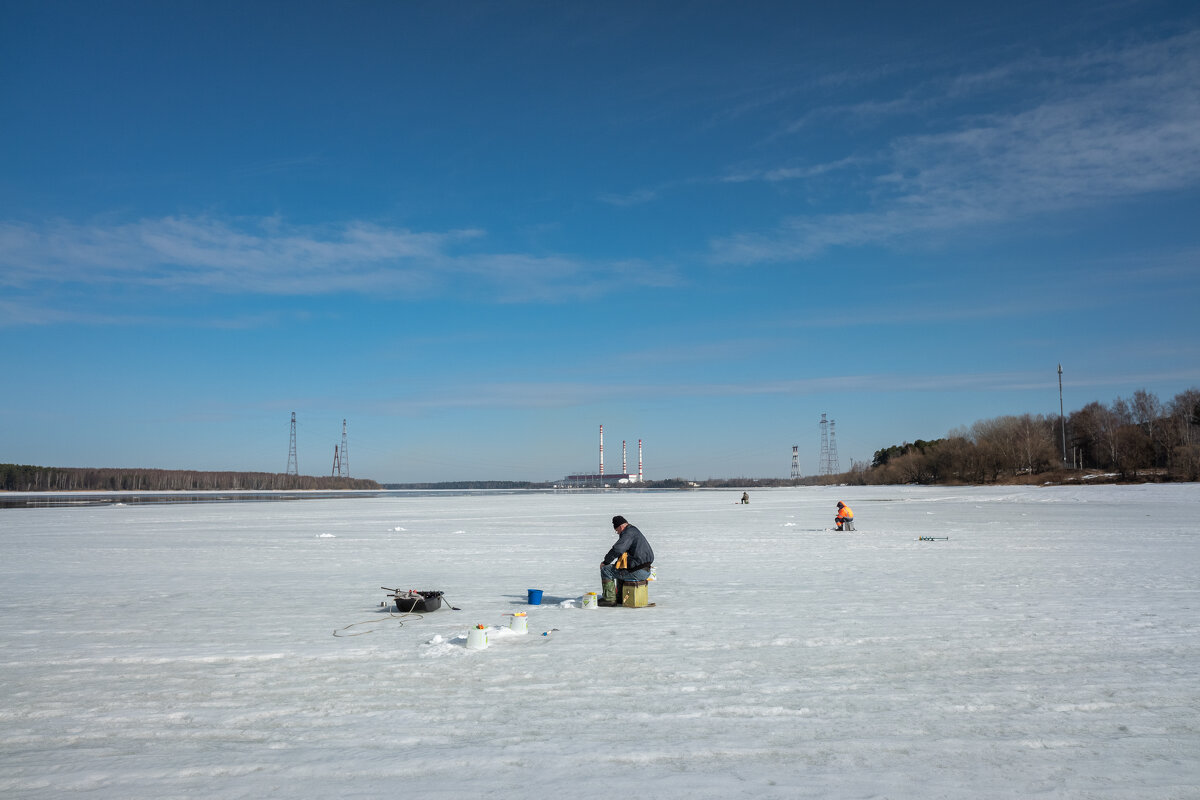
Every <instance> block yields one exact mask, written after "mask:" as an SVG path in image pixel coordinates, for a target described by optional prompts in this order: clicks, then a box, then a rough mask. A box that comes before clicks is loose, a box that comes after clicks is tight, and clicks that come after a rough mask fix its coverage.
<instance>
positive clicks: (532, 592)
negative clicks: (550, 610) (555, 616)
mask: <svg viewBox="0 0 1200 800" xmlns="http://www.w3.org/2000/svg"><path fill="white" fill-rule="evenodd" d="M528 591H529V605H531V606H540V605H541V604H542V590H541V589H529V590H528Z"/></svg>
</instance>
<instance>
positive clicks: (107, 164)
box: [0, 0, 1200, 482]
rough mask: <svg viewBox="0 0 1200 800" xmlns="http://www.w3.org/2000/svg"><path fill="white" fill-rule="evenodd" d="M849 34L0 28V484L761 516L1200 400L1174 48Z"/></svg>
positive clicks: (787, 28)
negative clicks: (216, 478)
mask: <svg viewBox="0 0 1200 800" xmlns="http://www.w3.org/2000/svg"><path fill="white" fill-rule="evenodd" d="M833 5H835V4H828V3H793V2H787V3H743V2H739V3H733V2H729V3H725V2H696V3H655V2H637V3H621V2H616V3H587V4H585V3H558V2H537V3H526V2H516V3H505V2H480V3H471V2H465V3H453V4H446V3H417V2H413V3H391V2H357V3H339V4H329V3H306V2H298V3H297V2H288V3H282V2H280V3H221V2H192V3H189V2H181V3H166V4H164V3H120V2H114V3H103V4H100V3H83V2H81V3H68V2H47V3H24V2H21V3H18V2H9V1H8V0H0V107H2V108H4V109H5V112H4V119H3V121H0V152H2V153H3V154H4V155H3V158H2V159H0V336H2V337H3V342H4V353H5V359H4V360H5V363H6V366H5V368H4V370H3V374H4V383H5V389H4V391H3V392H2V393H0V419H2V420H3V421H2V422H0V425H2V426H3V427H2V430H0V462H15V463H29V464H41V465H53V466H95V467H101V466H108V467H156V468H167V469H213V470H226V469H228V470H255V471H258V470H262V471H269V472H282V471H284V470H285V469H286V467H287V456H288V435H289V422H290V415H291V413H292V412H293V411H294V412H295V413H296V416H297V420H298V426H297V427H298V431H297V456H298V461H299V467H300V471H301V472H303V473H305V474H317V475H320V474H329V472H330V470H331V467H332V463H333V448H334V446H335V445H337V444H339V443H340V440H341V425H342V420H343V419H345V420H347V426H348V432H349V442H350V448H349V449H350V453H349V468H350V472H351V474H352V475H353V476H355V477H370V478H374V479H377V480H380V481H383V482H392V481H422V480H454V479H486V478H495V479H501V478H510V479H519V480H546V479H553V478H556V477H560V476H562V475H564V474H567V473H571V472H581V471H593V470H595V469H596V467H597V464H596V460H597V458H596V445H597V434H598V426H599V425H601V424H603V425H604V426H605V446H606V463H605V468H606V471H609V472H612V471H616V470H617V469H618V468H619V467H620V448H621V441H622V440H625V441H628V443H629V451H630V461H631V464H630V466H631V468H633V467H634V462H635V461H636V442H637V440H638V439H639V438H641V439H643V440H644V442H645V445H644V447H645V469H646V473H647V476H648V477H650V478H663V477H674V476H682V477H695V478H706V477H736V476H752V477H786V476H787V475H788V473H789V470H790V466H791V448H792V445H798V446H799V448H800V466H801V469H802V471H803V472H805V473H806V474H810V473H813V472H816V471H817V469H818V463H817V462H818V455H819V448H820V426H819V421H820V415H821V414H822V413H826V414H828V416H829V418H830V419H833V420H835V422H836V425H837V441H838V449H839V455H840V458H841V464H842V466H843V467H849V465H850V461H851V459H857V460H869V459H870V457H871V454H872V453H873V452H874V451H875V450H877V449H879V448H881V447H886V446H888V445H890V444H898V443H900V442H903V441H906V440H912V439H916V438H936V437H939V436H943V435H945V434H946V433H947V432H949V431H950V430H952V429H954V428H958V427H960V426H969V425H970V424H972V423H973V422H975V421H977V420H980V419H986V418H991V417H995V416H999V415H1003V414H1020V413H1025V412H1030V413H1053V414H1056V413H1057V412H1058V383H1057V374H1056V368H1057V365H1058V363H1059V362H1061V363H1062V365H1063V370H1064V375H1063V380H1064V395H1065V402H1066V407H1067V410H1068V412H1069V411H1070V410H1072V409H1074V408H1079V407H1081V406H1082V405H1084V404H1086V403H1088V402H1090V401H1093V400H1099V401H1101V402H1105V403H1108V402H1111V401H1112V400H1113V399H1114V398H1116V397H1117V396H1128V395H1129V394H1131V393H1132V392H1133V391H1134V390H1136V389H1146V390H1149V391H1152V392H1155V393H1156V394H1158V395H1159V397H1160V398H1161V399H1162V400H1164V401H1165V400H1169V399H1170V398H1171V397H1173V396H1174V395H1175V394H1176V393H1177V392H1179V391H1182V390H1184V389H1187V388H1189V387H1192V386H1196V385H1197V384H1200V344H1198V342H1200V336H1197V330H1198V326H1197V322H1196V316H1197V315H1196V308H1197V307H1198V305H1200V224H1198V223H1197V221H1198V220H1200V6H1197V5H1196V4H1194V3H1166V2H1154V1H1153V0H1150V1H1149V2H1136V3H1135V2H1094V3H1060V4H1046V3H1024V2H1015V3H1005V4H1002V5H1000V6H996V7H985V6H983V5H981V4H963V3H961V2H946V3H904V4H902V3H890V2H884V3H858V4H842V5H841V6H838V7H837V8H833V7H832V6H833ZM1047 6H1052V7H1049V8H1048V7H1047Z"/></svg>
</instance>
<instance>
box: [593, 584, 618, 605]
mask: <svg viewBox="0 0 1200 800" xmlns="http://www.w3.org/2000/svg"><path fill="white" fill-rule="evenodd" d="M600 586H601V588H602V590H603V593H604V596H603V597H601V598H600V600H599V601H598V602H597V605H601V606H615V605H617V582H616V580H612V579H609V578H601V579H600Z"/></svg>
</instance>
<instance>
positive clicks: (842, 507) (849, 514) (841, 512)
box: [833, 500, 854, 531]
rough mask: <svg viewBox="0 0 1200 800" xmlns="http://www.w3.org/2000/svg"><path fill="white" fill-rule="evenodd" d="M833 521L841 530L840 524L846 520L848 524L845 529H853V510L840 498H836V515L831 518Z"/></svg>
mask: <svg viewBox="0 0 1200 800" xmlns="http://www.w3.org/2000/svg"><path fill="white" fill-rule="evenodd" d="M833 521H834V522H836V523H837V529H838V530H839V531H840V530H842V526H843V525H844V524H845V523H847V522H848V523H850V524H849V525H848V526H847V527H846V529H847V530H854V512H853V511H851V510H850V506H848V505H846V504H845V503H843V502H842V501H841V500H838V511H837V516H836V517H834V518H833Z"/></svg>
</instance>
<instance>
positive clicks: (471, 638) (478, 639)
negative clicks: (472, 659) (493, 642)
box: [467, 628, 488, 650]
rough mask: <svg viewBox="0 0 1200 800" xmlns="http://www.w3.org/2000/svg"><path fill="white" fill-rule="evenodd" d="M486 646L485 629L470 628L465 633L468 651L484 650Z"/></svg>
mask: <svg viewBox="0 0 1200 800" xmlns="http://www.w3.org/2000/svg"><path fill="white" fill-rule="evenodd" d="M487 646H488V637H487V628H471V629H470V630H469V631H467V649H468V650H486V649H487Z"/></svg>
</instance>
